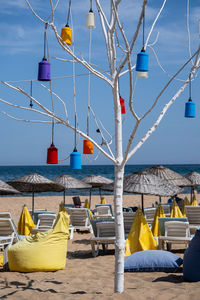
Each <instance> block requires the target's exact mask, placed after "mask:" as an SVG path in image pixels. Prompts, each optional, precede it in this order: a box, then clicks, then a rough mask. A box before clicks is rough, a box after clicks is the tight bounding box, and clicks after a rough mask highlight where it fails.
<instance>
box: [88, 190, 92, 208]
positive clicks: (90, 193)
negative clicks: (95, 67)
mask: <svg viewBox="0 0 200 300" xmlns="http://www.w3.org/2000/svg"><path fill="white" fill-rule="evenodd" d="M91 200H92V189H90V201H89V206H90V208H91Z"/></svg>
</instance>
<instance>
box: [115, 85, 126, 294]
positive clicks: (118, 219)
mask: <svg viewBox="0 0 200 300" xmlns="http://www.w3.org/2000/svg"><path fill="white" fill-rule="evenodd" d="M113 98H114V106H115V109H114V112H115V157H116V160H117V163H116V164H115V184H114V212H115V234H116V243H115V287H114V291H115V292H116V293H123V292H124V245H125V242H124V222H123V213H122V202H123V198H122V195H123V179H124V168H122V167H121V163H122V161H123V150H122V146H123V144H122V117H121V106H120V104H119V103H120V102H119V92H118V84H116V85H115V88H114V89H113Z"/></svg>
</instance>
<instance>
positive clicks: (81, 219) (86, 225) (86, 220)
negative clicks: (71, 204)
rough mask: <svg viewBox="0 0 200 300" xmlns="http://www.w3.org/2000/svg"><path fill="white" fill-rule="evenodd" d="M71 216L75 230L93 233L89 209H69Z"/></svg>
mask: <svg viewBox="0 0 200 300" xmlns="http://www.w3.org/2000/svg"><path fill="white" fill-rule="evenodd" d="M69 214H70V221H71V225H72V226H73V227H74V230H88V231H90V232H91V233H93V230H92V225H91V223H90V216H89V211H88V209H87V208H69Z"/></svg>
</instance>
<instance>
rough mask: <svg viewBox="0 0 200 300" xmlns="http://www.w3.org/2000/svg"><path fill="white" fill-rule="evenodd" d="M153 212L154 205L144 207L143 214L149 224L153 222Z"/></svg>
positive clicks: (154, 210)
mask: <svg viewBox="0 0 200 300" xmlns="http://www.w3.org/2000/svg"><path fill="white" fill-rule="evenodd" d="M155 212H156V207H150V208H144V216H145V219H146V221H147V223H148V224H149V225H150V226H151V225H152V224H153V220H154V215H155Z"/></svg>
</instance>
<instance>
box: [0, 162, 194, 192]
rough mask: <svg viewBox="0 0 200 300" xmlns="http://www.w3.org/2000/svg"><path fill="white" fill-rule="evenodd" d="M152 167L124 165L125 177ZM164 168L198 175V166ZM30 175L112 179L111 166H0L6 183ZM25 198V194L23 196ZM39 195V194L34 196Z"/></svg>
mask: <svg viewBox="0 0 200 300" xmlns="http://www.w3.org/2000/svg"><path fill="white" fill-rule="evenodd" d="M150 166H152V165H146V164H145V165H126V167H125V175H128V174H130V173H133V172H137V171H140V170H142V169H145V168H148V167H150ZM164 166H165V167H167V168H169V169H171V170H173V171H175V172H178V173H180V174H181V175H184V174H187V173H189V172H193V171H195V172H197V173H200V164H179V165H172V164H171V165H164ZM30 173H38V174H40V175H42V176H45V177H47V178H49V179H53V178H54V177H56V176H58V175H61V174H68V175H70V176H72V177H75V178H77V179H82V178H84V177H86V176H88V175H101V176H104V177H107V178H110V179H114V166H113V165H83V166H82V169H80V170H71V169H70V166H63V165H62V166H60V165H45V166H0V179H1V180H3V181H5V182H7V181H9V180H12V179H15V178H17V177H21V176H24V175H26V174H30ZM88 193H89V192H88V190H67V191H66V195H77V194H78V195H88ZM102 193H103V194H110V192H106V191H103V192H102ZM183 193H190V188H188V187H186V188H184V191H183ZM92 194H93V195H95V194H99V190H98V189H93V191H92ZM23 195H24V196H26V195H27V194H25V193H24V194H23ZM35 195H39V194H37V193H36V194H35ZM40 195H48V196H50V195H60V194H59V193H55V192H48V193H40Z"/></svg>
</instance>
